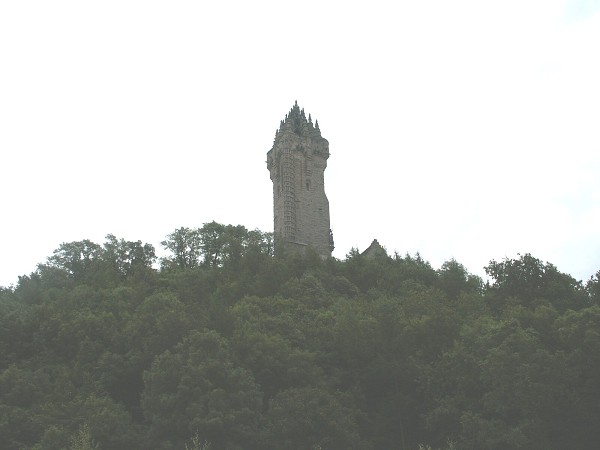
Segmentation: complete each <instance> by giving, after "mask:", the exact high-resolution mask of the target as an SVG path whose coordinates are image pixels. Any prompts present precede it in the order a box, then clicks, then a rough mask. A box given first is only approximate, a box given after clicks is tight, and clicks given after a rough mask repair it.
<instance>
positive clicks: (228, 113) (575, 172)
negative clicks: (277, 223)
mask: <svg viewBox="0 0 600 450" xmlns="http://www.w3.org/2000/svg"><path fill="white" fill-rule="evenodd" d="M295 100H297V101H298V104H299V105H300V106H301V107H302V108H304V109H305V111H306V113H307V114H308V113H310V114H311V115H312V118H313V120H314V119H317V120H318V121H319V125H320V128H321V131H322V134H323V136H324V137H325V138H326V139H328V140H329V143H330V152H331V157H330V159H329V166H328V168H327V170H326V172H325V188H326V192H327V195H328V197H329V203H330V210H331V226H332V228H333V232H334V238H335V243H336V249H335V251H334V255H335V256H336V257H338V258H344V257H345V255H346V254H347V253H348V251H349V250H350V249H351V247H358V248H359V249H360V250H363V249H365V248H366V247H367V246H368V245H369V244H370V242H371V241H372V240H373V239H374V238H377V239H378V240H379V242H380V243H381V244H382V245H384V246H385V247H386V248H387V249H388V251H390V252H393V251H398V252H399V253H400V254H405V253H406V252H409V253H411V254H414V253H415V252H417V251H418V252H420V254H421V255H422V257H423V258H424V259H426V260H428V261H430V262H431V264H432V265H433V267H434V268H439V267H440V265H441V264H442V263H443V262H444V261H446V260H448V259H450V258H455V259H456V260H457V261H459V262H461V263H462V264H464V265H465V266H466V267H467V269H468V270H469V271H471V272H473V273H476V274H479V275H483V267H484V266H485V265H486V264H487V263H488V262H489V261H490V260H491V259H496V260H500V259H502V258H504V257H510V258H513V257H516V256H517V253H531V254H533V255H534V256H535V257H537V258H539V259H542V260H543V261H549V262H551V263H553V264H554V265H556V266H557V267H558V268H559V270H561V271H563V272H567V273H570V274H571V275H573V276H574V277H575V278H577V279H581V280H584V281H585V280H587V279H589V277H590V276H591V275H593V274H594V273H596V271H598V270H600V1H598V0H588V1H585V0H572V1H564V0H540V1H528V0H519V1H510V0H509V1H507V0H503V1H493V2H492V1H481V0H475V1H463V0H457V1H451V2H450V1H438V2H436V1H429V2H421V1H411V2H408V1H377V0H370V1H368V2H366V1H363V2H353V1H344V2H342V1H323V0H322V1H308V0H303V1H296V2H289V3H288V2H282V1H272V2H265V1H252V2H248V1H228V2H226V1H223V2H217V1H211V2H204V1H171V2H166V1H164V2H159V1H148V0H145V1H127V0H119V1H106V0H105V1H102V2H83V1H81V0H77V1H52V2H48V1H16V0H15V1H10V0H8V1H3V2H1V3H0V152H1V153H0V158H1V162H2V164H1V168H2V174H1V178H0V192H1V203H2V220H1V221H0V223H1V225H0V227H1V228H0V251H1V253H0V285H4V286H7V285H10V284H13V283H15V282H16V281H17V278H18V276H19V275H23V274H29V273H30V272H32V271H33V270H35V268H36V265H37V264H38V263H41V262H44V261H45V259H46V257H48V256H50V255H51V254H52V251H53V250H54V249H56V248H57V247H58V246H59V245H60V244H61V243H62V242H69V241H76V240H82V239H91V240H93V241H95V242H98V243H103V242H104V236H105V235H106V234H108V233H112V234H114V235H116V236H117V237H119V238H125V239H127V240H136V241H137V240H142V241H144V242H149V243H152V244H153V245H155V246H156V247H157V250H158V251H161V248H160V241H161V240H163V239H164V237H165V235H166V234H168V233H170V232H172V231H173V230H175V229H176V228H179V227H182V226H186V227H198V226H201V225H202V224H203V223H205V222H210V221H212V220H216V221H217V222H221V223H231V224H242V225H245V226H246V227H247V228H249V229H253V228H260V229H262V230H269V231H271V230H272V226H273V219H272V214H273V212H272V208H273V206H272V185H271V181H270V179H269V172H268V171H267V168H266V163H265V161H266V153H267V151H268V150H269V149H270V148H271V146H272V143H273V138H274V136H275V130H276V129H277V128H278V126H279V121H280V120H281V119H283V118H284V116H285V114H286V113H287V112H288V111H289V109H290V108H291V107H292V105H293V104H294V101H295Z"/></svg>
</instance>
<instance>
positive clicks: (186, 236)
mask: <svg viewBox="0 0 600 450" xmlns="http://www.w3.org/2000/svg"><path fill="white" fill-rule="evenodd" d="M161 245H162V246H163V247H165V248H166V249H167V250H169V251H170V252H171V253H172V255H171V256H168V257H165V258H161V266H162V267H163V268H164V269H172V268H179V269H193V268H194V267H198V265H199V264H200V256H201V254H202V240H201V234H200V230H199V229H197V228H193V229H192V228H186V227H181V228H178V229H177V230H175V231H173V232H172V233H171V234H168V235H167V239H165V240H164V241H162V242H161Z"/></svg>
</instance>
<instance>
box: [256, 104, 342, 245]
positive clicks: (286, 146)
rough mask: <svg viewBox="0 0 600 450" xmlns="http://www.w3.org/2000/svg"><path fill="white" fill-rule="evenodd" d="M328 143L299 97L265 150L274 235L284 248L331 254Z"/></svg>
mask: <svg viewBox="0 0 600 450" xmlns="http://www.w3.org/2000/svg"><path fill="white" fill-rule="evenodd" d="M328 158H329V142H328V141H327V139H325V138H323V137H322V136H321V132H320V130H319V124H318V122H316V121H315V126H314V127H313V124H312V117H311V115H310V114H309V115H308V119H307V118H306V114H305V112H304V108H302V109H300V107H299V106H298V101H295V102H294V106H292V108H291V110H290V111H289V112H288V114H286V115H285V119H284V120H282V121H281V123H280V126H279V129H278V130H277V131H276V133H275V140H274V142H273V147H272V148H271V150H269V152H268V153H267V168H268V170H269V173H270V177H271V180H272V181H273V216H274V217H273V222H274V231H275V240H276V241H278V242H281V243H282V244H283V246H284V248H286V249H290V250H292V251H300V252H303V251H305V249H306V248H308V247H312V248H314V249H315V250H316V251H317V252H318V253H319V254H320V255H321V256H323V257H328V256H331V252H332V250H333V237H332V235H331V229H330V223H329V201H328V200H327V196H326V195H325V182H324V172H325V169H326V167H327V159H328Z"/></svg>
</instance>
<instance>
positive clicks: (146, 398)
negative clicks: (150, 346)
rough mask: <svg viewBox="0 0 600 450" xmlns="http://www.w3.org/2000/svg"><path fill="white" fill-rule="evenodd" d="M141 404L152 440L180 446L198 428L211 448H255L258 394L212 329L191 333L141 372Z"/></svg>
mask: <svg viewBox="0 0 600 450" xmlns="http://www.w3.org/2000/svg"><path fill="white" fill-rule="evenodd" d="M144 383H145V389H144V393H143V396H142V406H143V409H144V414H145V416H146V418H147V420H148V421H149V422H150V426H151V433H152V436H153V437H154V439H157V440H158V441H159V442H160V441H171V442H175V443H177V444H178V445H179V446H181V447H182V446H183V445H184V441H185V440H186V439H187V437H188V436H189V435H190V434H191V433H195V432H198V433H199V434H200V435H201V436H203V437H204V438H205V439H206V440H207V441H209V442H211V443H212V444H213V445H214V446H215V447H216V448H222V449H225V450H229V449H252V448H258V447H257V443H256V437H257V434H258V430H259V425H260V421H261V409H262V402H261V399H262V393H261V392H260V391H259V388H258V386H257V385H256V383H255V382H254V378H253V376H252V374H251V373H250V372H249V371H247V370H245V369H243V368H241V367H239V366H236V365H235V364H234V362H233V360H232V357H231V355H230V353H229V348H228V345H227V342H226V341H225V340H224V339H223V338H222V337H221V336H220V335H218V334H217V333H216V332H214V331H204V332H198V331H195V332H192V333H190V335H189V336H188V337H186V338H185V339H184V340H183V342H182V343H181V344H179V345H177V346H176V347H175V348H174V349H173V351H167V352H165V353H163V354H162V355H160V356H159V357H157V358H156V360H155V361H154V363H153V364H152V368H151V369H150V370H149V371H148V372H146V373H145V375H144Z"/></svg>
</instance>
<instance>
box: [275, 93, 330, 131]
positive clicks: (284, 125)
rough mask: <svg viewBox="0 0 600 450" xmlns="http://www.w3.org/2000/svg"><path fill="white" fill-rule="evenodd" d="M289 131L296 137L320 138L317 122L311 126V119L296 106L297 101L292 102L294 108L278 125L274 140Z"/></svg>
mask: <svg viewBox="0 0 600 450" xmlns="http://www.w3.org/2000/svg"><path fill="white" fill-rule="evenodd" d="M285 131H291V132H293V133H295V134H297V135H298V136H309V135H317V136H321V130H319V122H315V124H314V125H313V122H312V117H311V116H310V114H309V115H308V119H307V118H306V114H305V113H304V108H302V109H301V108H300V107H299V106H298V101H297V100H296V101H295V102H294V106H292V109H290V112H289V113H287V114H286V115H285V119H284V120H282V121H281V122H280V124H279V129H278V130H277V131H276V132H275V139H277V137H278V136H279V135H280V134H281V133H283V132H285Z"/></svg>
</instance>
